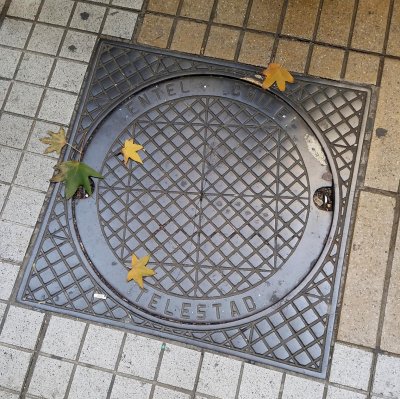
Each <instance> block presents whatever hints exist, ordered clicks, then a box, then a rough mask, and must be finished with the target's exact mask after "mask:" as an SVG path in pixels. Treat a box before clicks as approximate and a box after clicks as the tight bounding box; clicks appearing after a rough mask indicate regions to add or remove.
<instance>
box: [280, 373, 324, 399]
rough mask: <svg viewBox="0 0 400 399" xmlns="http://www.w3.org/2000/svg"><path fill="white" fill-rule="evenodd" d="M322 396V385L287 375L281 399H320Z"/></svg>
mask: <svg viewBox="0 0 400 399" xmlns="http://www.w3.org/2000/svg"><path fill="white" fill-rule="evenodd" d="M323 394H324V384H323V383H321V382H317V381H313V380H309V379H306V378H300V377H295V376H293V375H287V376H286V379H285V385H284V387H283V395H282V399H322V397H323Z"/></svg>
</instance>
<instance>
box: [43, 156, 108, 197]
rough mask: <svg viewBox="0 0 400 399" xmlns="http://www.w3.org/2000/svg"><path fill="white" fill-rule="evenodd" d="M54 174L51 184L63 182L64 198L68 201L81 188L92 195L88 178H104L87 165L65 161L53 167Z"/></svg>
mask: <svg viewBox="0 0 400 399" xmlns="http://www.w3.org/2000/svg"><path fill="white" fill-rule="evenodd" d="M54 169H55V170H56V174H55V175H54V176H53V177H52V178H51V180H50V181H52V182H62V181H63V182H65V196H66V198H67V199H70V198H71V197H72V196H73V195H74V194H75V193H76V191H77V190H78V188H79V187H81V186H83V188H84V189H85V191H86V192H87V193H88V194H89V195H92V187H91V186H90V180H89V177H97V178H99V179H103V178H104V177H103V176H102V175H101V174H100V173H99V172H97V171H95V170H94V169H93V168H91V167H90V166H89V165H86V164H85V163H83V162H78V161H66V162H61V163H60V164H58V165H56V166H55V167H54Z"/></svg>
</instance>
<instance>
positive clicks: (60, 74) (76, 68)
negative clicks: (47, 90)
mask: <svg viewBox="0 0 400 399" xmlns="http://www.w3.org/2000/svg"><path fill="white" fill-rule="evenodd" d="M86 68H87V66H86V65H85V64H81V63H79V62H75V61H65V60H58V61H57V64H56V67H55V69H54V72H53V75H52V77H51V81H50V86H51V87H54V88H56V89H60V90H68V91H73V92H75V93H78V92H79V90H80V89H81V85H82V82H83V78H84V76H85V72H86Z"/></svg>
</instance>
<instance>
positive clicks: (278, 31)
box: [270, 0, 289, 62]
mask: <svg viewBox="0 0 400 399" xmlns="http://www.w3.org/2000/svg"><path fill="white" fill-rule="evenodd" d="M288 4H289V0H284V2H283V4H282V8H281V15H280V17H279V22H278V26H277V27H276V32H273V34H274V37H275V39H274V44H273V46H272V50H271V58H270V62H274V61H275V57H276V52H277V50H278V45H279V39H280V35H281V32H282V28H283V23H284V21H285V17H286V12H287V8H288Z"/></svg>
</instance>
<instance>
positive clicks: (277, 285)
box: [18, 42, 371, 376]
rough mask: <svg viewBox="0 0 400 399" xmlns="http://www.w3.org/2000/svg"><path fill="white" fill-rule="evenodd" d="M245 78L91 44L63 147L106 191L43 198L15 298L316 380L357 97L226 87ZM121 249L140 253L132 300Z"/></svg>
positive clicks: (360, 107) (165, 56) (362, 92)
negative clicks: (128, 156)
mask: <svg viewBox="0 0 400 399" xmlns="http://www.w3.org/2000/svg"><path fill="white" fill-rule="evenodd" d="M256 72H258V71H257V70H256V69H253V68H250V67H247V66H241V65H238V64H229V63H221V62H217V61H205V60H202V59H199V58H194V57H184V56H179V57H178V56H175V55H172V54H169V53H167V52H162V53H160V52H157V51H155V50H149V49H145V48H141V47H132V46H131V47H129V46H125V45H121V44H113V43H110V42H103V43H102V44H101V45H100V47H99V49H98V52H97V56H96V59H95V63H94V64H93V66H92V70H91V72H90V75H89V80H88V82H87V86H86V90H85V97H84V98H83V99H82V101H81V106H80V110H79V115H78V117H77V119H76V121H75V124H74V127H73V128H72V129H71V138H70V142H72V144H73V145H74V146H75V147H78V148H85V151H84V154H83V160H84V161H85V162H87V163H88V164H90V165H91V166H92V167H94V168H96V169H98V170H99V171H101V173H102V174H103V175H104V177H105V178H104V180H101V181H100V182H97V184H96V186H95V193H94V195H93V196H92V197H91V198H88V199H84V200H81V201H78V200H73V201H69V202H67V201H65V199H64V194H63V187H62V186H61V185H57V186H55V188H54V189H53V190H52V192H51V197H50V199H49V207H48V212H47V214H46V215H45V216H44V218H43V220H42V225H41V228H40V229H39V231H38V232H37V235H36V241H35V243H34V246H33V247H32V256H31V257H30V258H29V259H28V260H27V264H26V273H25V276H24V280H23V282H22V285H21V289H20V291H19V295H18V298H19V300H20V301H22V302H24V303H30V304H33V305H35V306H37V307H41V308H44V309H52V310H58V311H62V312H65V313H68V314H73V315H79V316H81V317H85V318H89V319H91V320H97V321H101V322H106V323H109V324H113V325H117V326H123V327H127V328H132V329H134V330H137V331H146V332H150V333H153V334H156V335H158V336H161V337H170V338H173V339H176V340H179V341H183V342H188V343H192V344H194V345H199V346H202V347H205V348H213V349H216V350H219V351H222V352H225V353H230V354H236V355H239V356H241V357H244V358H247V359H251V360H255V361H258V362H264V363H270V364H275V365H280V366H285V367H288V368H290V369H293V370H298V371H302V372H305V373H309V374H313V375H318V376H321V375H324V373H325V371H326V367H327V362H328V356H327V353H328V349H329V343H330V340H331V336H332V329H333V322H334V317H333V315H334V306H333V307H332V306H331V303H333V304H334V305H335V304H336V300H337V295H338V289H339V280H340V279H339V278H338V277H340V272H341V267H342V261H343V254H344V247H345V243H346V238H347V228H348V226H349V222H350V214H351V204H352V200H353V194H354V188H355V184H356V181H355V178H356V177H357V173H358V166H359V165H358V164H359V160H360V156H361V153H362V150H363V148H362V145H361V143H363V139H364V133H365V123H366V121H367V116H368V114H367V112H368V104H369V101H370V96H371V93H370V91H369V90H368V89H365V88H362V87H356V86H348V85H341V84H340V85H339V84H335V85H332V84H331V83H330V82H328V81H322V80H315V79H308V78H301V77H298V79H297V83H296V84H294V85H292V86H290V87H289V89H288V90H287V91H286V92H285V93H284V94H281V93H278V92H275V91H272V92H265V91H262V90H261V89H259V88H257V87H256V86H254V85H252V84H250V83H247V82H245V81H243V80H240V78H243V77H246V76H249V75H254V73H256ZM191 75H197V76H191ZM199 75H200V76H199ZM233 78H235V79H233ZM128 138H134V139H135V141H137V142H139V143H140V144H142V145H144V147H145V149H146V153H145V155H144V156H143V158H144V164H143V167H140V168H135V170H133V169H130V168H131V167H132V166H130V167H129V168H126V167H125V166H124V164H123V162H122V158H121V157H120V156H118V155H117V156H116V154H118V151H119V150H120V148H121V146H122V144H123V142H124V141H125V140H126V139H128ZM74 157H75V155H74V154H73V153H70V152H67V153H66V155H65V158H66V159H74ZM332 185H333V186H334V198H333V201H334V204H333V205H332V206H333V208H332V207H331V209H332V210H333V212H331V211H329V210H328V211H327V210H323V209H321V207H320V205H321V201H322V202H324V201H325V200H328V197H329V194H323V192H320V193H319V194H318V195H316V192H317V190H319V189H320V188H321V187H330V186H332ZM324 195H325V197H324ZM317 197H318V198H317ZM324 198H325V200H324ZM339 199H340V200H339ZM77 237H79V239H78V238H77ZM132 252H135V253H137V254H138V255H139V256H143V255H145V254H146V253H151V254H152V260H151V265H150V266H151V267H152V268H153V269H154V270H155V271H156V275H155V276H154V277H152V278H149V279H147V280H146V287H145V289H144V290H140V289H139V287H138V286H136V285H135V284H134V283H127V282H126V273H127V270H128V269H129V265H130V257H131V254H132ZM33 265H34V266H35V267H34V268H33V267H32V266H33ZM94 294H102V295H103V297H102V296H100V298H99V296H98V295H94ZM115 339H117V338H115ZM116 347H117V346H116ZM98 350H100V351H101V345H100V344H99V348H98ZM171 356H172V355H171ZM167 358H168V357H166V359H167ZM88 361H89V360H88Z"/></svg>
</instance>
